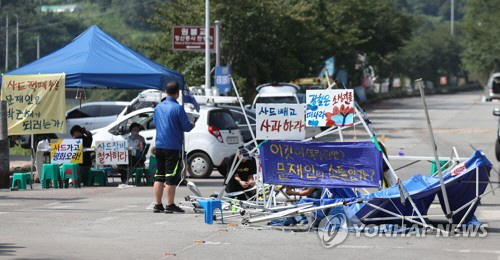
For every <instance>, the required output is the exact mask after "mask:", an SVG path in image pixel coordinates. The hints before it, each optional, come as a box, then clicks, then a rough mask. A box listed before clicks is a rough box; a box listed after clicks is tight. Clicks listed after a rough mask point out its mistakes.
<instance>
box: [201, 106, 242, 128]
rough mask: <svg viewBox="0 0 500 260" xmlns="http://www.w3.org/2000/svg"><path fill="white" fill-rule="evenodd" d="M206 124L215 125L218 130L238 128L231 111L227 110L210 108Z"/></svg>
mask: <svg viewBox="0 0 500 260" xmlns="http://www.w3.org/2000/svg"><path fill="white" fill-rule="evenodd" d="M208 125H209V126H215V127H217V128H219V130H231V129H238V126H236V123H235V122H234V119H233V117H232V116H231V113H230V112H229V111H228V110H212V111H210V115H209V117H208Z"/></svg>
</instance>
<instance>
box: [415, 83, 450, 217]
mask: <svg viewBox="0 0 500 260" xmlns="http://www.w3.org/2000/svg"><path fill="white" fill-rule="evenodd" d="M423 84H424V82H423V80H422V79H417V85H418V88H419V90H420V95H421V96H422V103H423V104H424V112H425V117H426V119H427V128H428V129H429V135H430V136H431V144H432V151H433V152H434V158H435V161H436V168H437V169H438V173H439V183H440V184H441V192H442V193H443V200H444V206H445V208H446V218H448V222H450V224H451V223H452V222H453V220H452V217H453V215H452V214H453V213H451V211H450V203H449V201H448V194H447V193H446V187H445V186H444V179H443V172H441V164H440V163H439V156H438V151H437V145H436V140H435V139H434V133H433V132H432V125H431V119H430V117H429V110H428V109H427V103H426V102H425V93H424V89H423V87H422V86H423Z"/></svg>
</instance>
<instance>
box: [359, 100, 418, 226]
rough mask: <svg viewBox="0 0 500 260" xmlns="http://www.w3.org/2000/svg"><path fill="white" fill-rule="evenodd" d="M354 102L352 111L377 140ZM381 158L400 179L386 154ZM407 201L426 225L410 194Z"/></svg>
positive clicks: (375, 140) (397, 179)
mask: <svg viewBox="0 0 500 260" xmlns="http://www.w3.org/2000/svg"><path fill="white" fill-rule="evenodd" d="M354 104H355V106H354V111H355V112H356V115H357V116H358V118H359V120H360V121H361V123H362V124H363V126H364V127H365V129H366V132H368V134H369V135H370V137H371V138H372V140H374V142H377V139H376V138H375V135H374V134H373V132H372V130H371V129H370V128H369V127H368V124H366V122H365V120H364V119H363V117H362V116H361V113H360V112H359V110H358V107H357V102H354ZM375 145H376V146H378V143H375ZM382 158H383V159H384V161H385V163H386V164H387V166H388V167H389V171H390V172H391V173H392V174H393V176H394V178H395V179H396V182H398V181H400V179H399V177H398V175H397V174H396V172H395V171H394V169H393V168H392V165H391V164H390V163H389V159H387V156H386V155H385V154H384V153H382ZM400 187H401V188H400V189H405V190H406V188H405V187H404V186H403V185H401V186H400ZM400 192H402V191H401V190H400ZM408 201H409V202H410V204H411V206H412V207H413V209H414V210H415V211H416V212H417V215H418V216H419V217H420V220H421V221H422V223H424V224H425V225H427V224H426V222H425V220H424V218H423V217H422V214H420V211H419V210H418V208H417V206H416V205H415V202H413V199H412V198H411V196H408Z"/></svg>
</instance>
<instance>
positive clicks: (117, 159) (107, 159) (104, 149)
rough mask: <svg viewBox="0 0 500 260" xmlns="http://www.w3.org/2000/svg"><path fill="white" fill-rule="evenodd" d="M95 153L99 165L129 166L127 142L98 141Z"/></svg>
mask: <svg viewBox="0 0 500 260" xmlns="http://www.w3.org/2000/svg"><path fill="white" fill-rule="evenodd" d="M95 151H96V163H97V164H98V165H120V164H128V150H127V142H126V141H102V142H101V141H97V142H96V150H95Z"/></svg>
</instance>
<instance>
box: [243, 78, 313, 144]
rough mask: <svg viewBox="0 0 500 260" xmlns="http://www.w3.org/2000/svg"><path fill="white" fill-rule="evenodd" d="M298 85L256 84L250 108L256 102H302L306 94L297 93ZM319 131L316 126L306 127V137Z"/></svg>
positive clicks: (253, 107) (303, 102)
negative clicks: (255, 93) (255, 92)
mask: <svg viewBox="0 0 500 260" xmlns="http://www.w3.org/2000/svg"><path fill="white" fill-rule="evenodd" d="M299 90H300V87H299V86H297V85H295V84H290V83H272V84H271V83H269V84H262V85H259V86H257V92H258V93H257V95H256V96H255V99H254V100H253V104H252V107H251V108H252V109H253V110H254V111H255V105H256V104H258V103H266V104H304V106H305V103H306V95H305V94H303V93H298V92H299ZM319 133H321V129H320V128H318V127H306V138H309V137H313V136H316V135H317V134H319Z"/></svg>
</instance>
